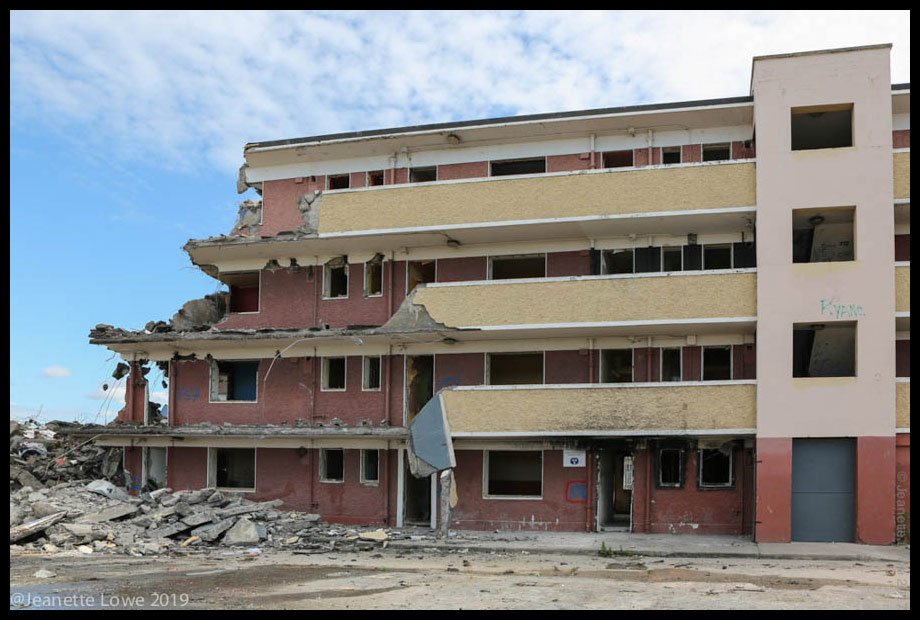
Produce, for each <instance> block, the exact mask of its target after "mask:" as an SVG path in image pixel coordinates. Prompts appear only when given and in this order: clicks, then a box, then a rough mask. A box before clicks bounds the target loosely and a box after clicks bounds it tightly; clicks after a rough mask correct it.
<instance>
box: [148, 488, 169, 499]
mask: <svg viewBox="0 0 920 620" xmlns="http://www.w3.org/2000/svg"><path fill="white" fill-rule="evenodd" d="M170 493H172V489H170V488H168V487H164V488H162V489H157V490H156V491H151V492H150V499H152V500H154V501H156V500H158V499H160V498H161V497H163V496H164V495H169V494H170Z"/></svg>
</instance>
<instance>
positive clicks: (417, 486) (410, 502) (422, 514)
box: [404, 462, 431, 527]
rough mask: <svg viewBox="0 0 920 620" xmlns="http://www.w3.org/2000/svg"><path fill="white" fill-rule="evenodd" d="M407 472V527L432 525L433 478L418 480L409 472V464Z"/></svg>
mask: <svg viewBox="0 0 920 620" xmlns="http://www.w3.org/2000/svg"><path fill="white" fill-rule="evenodd" d="M405 467H406V471H405V473H404V475H405V477H406V515H405V521H406V524H407V525H423V526H425V527H428V526H430V525H431V477H425V478H416V477H415V476H413V475H412V472H410V471H409V464H408V462H407V463H406V465H405Z"/></svg>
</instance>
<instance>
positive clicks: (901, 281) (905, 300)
mask: <svg viewBox="0 0 920 620" xmlns="http://www.w3.org/2000/svg"><path fill="white" fill-rule="evenodd" d="M894 293H895V294H894V300H895V303H894V308H895V310H897V311H898V312H910V267H895V270H894Z"/></svg>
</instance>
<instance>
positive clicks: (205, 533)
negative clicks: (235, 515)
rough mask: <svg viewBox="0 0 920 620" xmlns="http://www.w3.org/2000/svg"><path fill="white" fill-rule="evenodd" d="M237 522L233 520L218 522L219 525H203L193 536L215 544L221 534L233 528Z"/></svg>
mask: <svg viewBox="0 0 920 620" xmlns="http://www.w3.org/2000/svg"><path fill="white" fill-rule="evenodd" d="M235 522H236V519H232V518H231V519H224V520H223V521H218V522H217V523H211V524H208V525H202V526H201V527H198V528H195V529H194V530H192V536H198V537H200V538H201V540H203V541H205V542H214V541H215V540H217V538H218V537H219V536H220V535H221V534H223V533H224V532H226V531H227V530H229V529H230V528H231V527H233V524H234V523H235Z"/></svg>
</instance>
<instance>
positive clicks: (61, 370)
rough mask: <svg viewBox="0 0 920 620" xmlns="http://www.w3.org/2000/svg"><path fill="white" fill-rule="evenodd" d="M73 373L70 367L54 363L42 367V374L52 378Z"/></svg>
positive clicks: (59, 377)
mask: <svg viewBox="0 0 920 620" xmlns="http://www.w3.org/2000/svg"><path fill="white" fill-rule="evenodd" d="M71 374H72V373H71V372H70V368H67V367H66V366H60V365H54V366H48V367H47V368H43V369H42V375H44V376H45V377H49V378H51V379H61V378H63V377H69V376H70V375H71Z"/></svg>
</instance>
